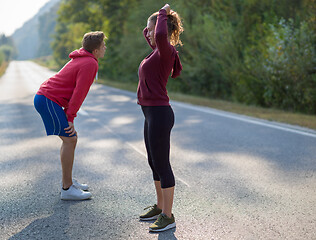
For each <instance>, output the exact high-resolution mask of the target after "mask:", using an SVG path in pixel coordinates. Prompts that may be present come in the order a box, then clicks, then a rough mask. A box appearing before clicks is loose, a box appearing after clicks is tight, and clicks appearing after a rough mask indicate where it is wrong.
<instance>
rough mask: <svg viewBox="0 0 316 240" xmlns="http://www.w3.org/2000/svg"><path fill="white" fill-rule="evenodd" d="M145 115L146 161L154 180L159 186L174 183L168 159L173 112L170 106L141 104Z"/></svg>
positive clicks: (165, 186)
mask: <svg viewBox="0 0 316 240" xmlns="http://www.w3.org/2000/svg"><path fill="white" fill-rule="evenodd" d="M142 110H143V113H144V116H145V125H144V137H145V145H146V149H147V156H148V163H149V165H150V167H151V170H152V172H153V178H154V180H155V181H160V183H161V188H169V187H173V186H174V185H175V181H174V175H173V172H172V169H171V165H170V161H169V153H170V133H171V129H172V127H173V124H174V114H173V111H172V108H171V107H170V106H142Z"/></svg>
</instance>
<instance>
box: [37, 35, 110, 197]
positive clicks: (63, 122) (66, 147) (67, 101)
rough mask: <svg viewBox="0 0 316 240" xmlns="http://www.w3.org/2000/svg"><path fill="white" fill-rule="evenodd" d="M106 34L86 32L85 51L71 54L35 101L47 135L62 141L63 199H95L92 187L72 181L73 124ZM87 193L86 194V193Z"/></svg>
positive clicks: (100, 55)
mask: <svg viewBox="0 0 316 240" xmlns="http://www.w3.org/2000/svg"><path fill="white" fill-rule="evenodd" d="M104 39H105V36H104V33H103V32H90V33H86V34H85V35H84V37H83V39H82V48H80V49H79V50H76V51H73V52H72V53H70V54H69V58H71V60H70V61H69V62H68V63H67V64H66V65H65V66H64V67H63V68H62V69H61V70H60V71H59V72H58V73H57V74H55V75H54V76H52V77H51V78H49V79H48V80H46V81H45V82H44V83H43V84H42V85H41V86H40V89H39V90H38V92H37V94H36V96H35V98H34V106H35V108H36V110H37V111H38V112H39V114H40V115H41V117H42V120H43V122H44V125H45V129H46V133H47V135H57V136H59V137H60V138H61V140H62V146H61V149H60V160H61V166H62V188H61V199H63V200H85V199H89V198H90V197H91V193H90V192H87V191H86V190H88V186H87V185H86V184H80V183H78V182H77V181H75V180H74V179H72V167H73V161H74V152H75V148H76V144H77V134H76V130H75V127H74V124H73V121H74V118H75V117H76V116H77V112H78V110H79V108H80V106H81V104H82V103H83V101H84V99H85V97H86V96H87V94H88V92H89V89H90V86H91V84H92V83H93V80H94V78H95V76H96V74H97V71H98V67H99V65H98V58H100V57H103V56H104V53H105V49H106V47H105V44H104ZM83 190H85V191H83Z"/></svg>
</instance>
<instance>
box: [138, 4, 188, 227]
mask: <svg viewBox="0 0 316 240" xmlns="http://www.w3.org/2000/svg"><path fill="white" fill-rule="evenodd" d="M182 31H183V28H182V23H181V19H180V17H179V15H178V14H177V13H176V12H174V11H172V10H170V6H169V5H168V4H166V5H165V6H164V7H163V8H161V9H160V11H159V12H156V13H154V14H152V15H151V16H150V17H149V19H148V22H147V27H146V28H145V29H144V32H143V33H144V36H145V38H146V40H147V42H148V44H149V46H150V47H151V48H152V49H153V51H152V52H151V53H150V54H149V55H148V56H147V57H146V58H145V59H144V60H143V61H142V62H141V64H140V66H139V71H138V75H139V83H138V89H137V98H138V104H139V105H141V108H142V111H143V114H144V116H145V124H144V138H145V145H146V149H147V156H148V162H149V165H150V167H151V170H152V172H153V179H154V184H155V188H156V194H157V204H154V205H153V206H151V207H149V208H150V209H149V211H148V212H146V213H145V214H143V215H140V220H143V221H146V220H153V219H157V220H156V221H155V222H154V223H153V224H152V225H151V226H150V227H149V230H150V231H154V232H155V231H164V230H167V229H170V228H174V227H175V226H176V224H175V219H174V216H173V214H172V204H173V195H174V186H175V180H174V175H173V172H172V169H171V165H170V161H169V153H170V133H171V129H172V127H173V124H174V113H173V110H172V108H171V106H170V104H169V97H168V94H167V90H166V85H167V82H168V78H169V75H170V73H172V75H171V77H172V78H176V77H177V76H179V75H180V71H181V70H182V65H181V62H180V59H179V56H178V52H177V51H176V49H175V47H174V46H175V45H177V44H181V41H180V39H179V35H180V34H181V32H182Z"/></svg>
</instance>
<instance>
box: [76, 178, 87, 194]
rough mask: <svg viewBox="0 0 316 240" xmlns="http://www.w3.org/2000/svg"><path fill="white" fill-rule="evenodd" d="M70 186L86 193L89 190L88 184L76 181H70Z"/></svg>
mask: <svg viewBox="0 0 316 240" xmlns="http://www.w3.org/2000/svg"><path fill="white" fill-rule="evenodd" d="M72 184H73V185H75V186H76V187H77V188H79V189H81V190H83V191H87V190H88V189H89V186H88V184H84V183H83V184H82V183H79V182H78V181H77V180H76V179H72Z"/></svg>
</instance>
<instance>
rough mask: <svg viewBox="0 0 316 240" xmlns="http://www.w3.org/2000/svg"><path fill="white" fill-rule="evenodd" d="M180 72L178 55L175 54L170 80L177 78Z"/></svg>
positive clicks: (180, 65)
mask: <svg viewBox="0 0 316 240" xmlns="http://www.w3.org/2000/svg"><path fill="white" fill-rule="evenodd" d="M181 71H182V64H181V61H180V58H179V55H178V53H176V56H175V60H174V64H173V69H172V74H171V77H172V78H176V77H178V76H179V75H180V73H181Z"/></svg>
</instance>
